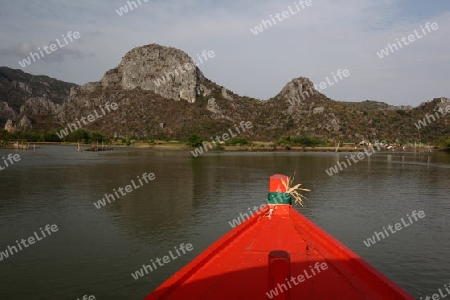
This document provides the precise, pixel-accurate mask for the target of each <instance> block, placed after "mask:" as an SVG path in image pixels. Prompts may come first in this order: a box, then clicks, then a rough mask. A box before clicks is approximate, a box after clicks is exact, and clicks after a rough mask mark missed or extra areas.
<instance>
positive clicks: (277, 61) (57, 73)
mask: <svg viewBox="0 0 450 300" xmlns="http://www.w3.org/2000/svg"><path fill="white" fill-rule="evenodd" d="M134 1H136V2H137V0H134ZM130 2H131V1H130ZM411 2H413V3H414V5H410V3H411ZM422 2H423V1H422ZM422 2H420V1H419V0H408V1H406V0H342V1H334V0H321V1H319V0H312V3H313V4H312V6H310V7H308V8H307V9H305V10H303V11H302V12H300V13H298V14H296V15H293V16H291V17H289V18H288V19H286V20H284V21H282V22H279V23H278V24H277V25H275V26H273V27H270V28H268V29H267V30H265V31H264V32H263V33H261V34H259V35H257V36H255V35H254V34H252V32H251V31H250V28H253V27H254V26H256V25H258V24H259V23H260V22H261V20H262V19H266V20H267V19H268V18H269V16H270V15H274V14H276V13H281V12H282V11H284V10H286V9H287V8H288V6H293V5H294V0H287V1H282V2H274V1H269V0H259V1H238V0H230V1H226V2H225V1H215V0H214V1H213V0H187V1H183V2H182V1H175V0H164V1H163V0H149V1H148V2H144V1H143V0H141V3H142V5H141V6H138V7H137V8H134V9H133V10H132V11H130V12H128V13H127V14H125V15H123V16H122V17H120V16H118V14H117V12H116V10H117V9H118V8H120V7H121V6H125V5H127V1H125V0H112V1H103V0H79V1H67V2H61V1H59V0H42V1H39V2H38V1H37V0H15V1H11V2H8V3H5V5H4V6H2V19H4V20H5V22H4V24H5V25H4V26H3V27H2V29H1V30H0V36H1V37H2V44H3V45H5V44H6V45H14V46H11V47H6V48H3V49H2V50H0V53H1V54H2V55H1V56H0V65H2V64H4V65H10V66H15V67H17V59H23V58H25V57H26V56H28V55H29V52H30V51H35V50H36V49H37V47H36V45H38V46H41V48H42V45H44V44H45V41H49V40H55V39H56V38H57V37H60V36H61V34H64V33H66V32H68V31H70V30H71V31H75V30H76V31H79V32H80V33H81V36H82V38H81V39H79V40H77V41H76V44H73V45H72V44H71V45H70V46H68V47H65V48H63V49H59V50H58V51H56V52H54V53H52V54H50V55H47V56H46V58H44V59H48V61H47V62H48V64H37V63H36V64H34V65H33V66H30V68H27V69H28V71H33V72H34V73H43V74H46V75H49V76H53V77H57V78H61V79H63V80H66V81H72V82H77V83H84V82H88V81H93V80H99V79H100V78H101V76H102V75H103V74H104V72H105V71H107V70H108V69H111V68H114V67H115V66H117V65H118V64H119V63H120V60H121V58H122V57H123V56H124V55H125V54H126V53H127V52H128V51H129V50H131V49H132V48H134V47H137V46H142V45H146V44H151V43H159V44H162V45H166V46H172V47H176V48H179V49H181V50H183V51H185V52H187V53H188V54H189V55H190V56H191V57H195V56H196V53H200V52H201V51H203V50H214V52H215V53H216V58H215V59H214V60H211V61H210V62H208V63H205V64H202V66H201V69H202V71H203V72H204V74H205V76H207V77H208V78H210V79H212V80H214V81H216V82H217V83H219V84H220V85H224V86H226V87H227V88H229V89H231V90H233V91H234V92H236V93H238V94H241V95H247V96H252V97H257V98H260V99H267V98H270V97H272V96H274V95H276V94H277V93H278V92H279V91H280V90H281V88H283V86H284V85H285V84H286V83H287V82H289V81H290V80H291V79H292V78H295V77H300V76H305V77H308V78H310V79H311V80H313V81H314V82H315V83H319V82H321V81H323V79H324V78H325V77H326V76H329V75H330V74H331V72H335V71H336V70H337V69H348V70H349V71H350V73H351V76H350V77H349V78H346V80H345V81H342V82H339V84H335V85H333V86H331V87H329V88H327V90H326V91H325V93H326V95H327V96H329V97H330V98H333V99H337V100H352V101H356V100H365V99H375V100H379V101H385V102H388V103H391V104H416V105H417V104H419V103H421V102H423V101H424V100H428V99H430V98H433V97H438V96H443V95H444V96H450V91H449V89H448V88H447V87H446V86H447V85H446V84H444V82H443V81H444V79H445V78H447V75H446V73H447V70H445V67H444V66H445V65H446V64H448V61H449V59H450V55H449V53H448V51H446V49H448V48H449V46H450V41H449V40H448V39H447V38H446V36H448V34H449V33H450V32H449V31H450V24H449V21H448V20H450V13H449V12H450V4H449V5H447V4H444V2H443V3H441V4H439V5H440V8H436V7H433V8H430V7H429V6H428V5H427V4H426V3H422ZM436 5H437V4H436ZM439 5H437V6H439ZM3 12H4V13H3ZM15 19H20V20H21V22H20V23H19V22H15ZM428 21H430V22H437V23H438V24H439V30H437V31H435V32H433V33H432V34H430V35H429V36H427V37H424V38H423V39H421V40H420V41H416V42H415V43H413V44H411V45H409V46H407V47H405V48H403V49H401V50H399V51H398V52H396V53H394V54H392V55H390V56H389V57H385V58H383V59H380V58H379V57H378V56H377V55H376V52H377V51H380V49H382V48H384V47H386V45H387V43H392V42H394V41H395V39H396V38H399V37H401V36H402V35H405V34H408V33H410V32H412V31H414V30H415V29H418V28H420V27H419V26H420V25H423V24H424V23H425V22H428ZM47 45H48V44H47ZM60 51H61V52H60ZM50 62H58V64H57V65H55V64H51V63H50ZM68 70H70V72H68Z"/></svg>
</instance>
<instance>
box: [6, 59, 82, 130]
mask: <svg viewBox="0 0 450 300" xmlns="http://www.w3.org/2000/svg"><path fill="white" fill-rule="evenodd" d="M74 86H76V85H75V84H73V83H68V82H64V81H60V80H57V79H54V78H50V77H47V76H35V75H31V74H28V73H25V72H23V71H22V70H14V69H10V68H7V67H0V126H1V128H4V125H5V123H6V122H7V120H12V121H14V122H16V123H17V124H20V121H21V120H23V119H24V116H26V117H25V119H29V120H31V124H28V125H29V126H34V125H36V126H35V127H37V128H46V129H49V128H54V127H56V126H59V124H60V122H59V121H57V120H55V119H54V116H55V114H56V113H57V111H58V109H59V107H60V105H62V104H63V103H64V101H65V100H66V99H67V97H68V96H69V93H70V89H71V88H72V87H74ZM36 123H37V124H36ZM29 126H27V128H21V129H29V128H30V127H29Z"/></svg>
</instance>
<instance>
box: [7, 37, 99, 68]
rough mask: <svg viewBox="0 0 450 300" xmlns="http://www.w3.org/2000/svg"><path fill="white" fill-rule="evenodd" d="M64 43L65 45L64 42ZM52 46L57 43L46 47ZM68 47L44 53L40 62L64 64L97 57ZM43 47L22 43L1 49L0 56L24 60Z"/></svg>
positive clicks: (53, 42)
mask: <svg viewBox="0 0 450 300" xmlns="http://www.w3.org/2000/svg"><path fill="white" fill-rule="evenodd" d="M62 43H63V44H64V42H62ZM50 44H55V41H50V42H49V43H47V45H46V46H48V45H50ZM67 46H68V45H66V46H64V47H63V48H58V49H57V50H56V51H53V52H50V53H49V54H48V53H46V52H43V53H44V56H43V57H41V59H40V60H42V61H43V62H46V63H49V64H50V63H62V62H64V61H66V60H69V59H83V58H91V57H95V56H96V55H95V54H94V53H86V52H83V51H80V50H77V49H69V48H66V47H67ZM42 47H43V46H42ZM42 47H38V46H36V45H34V44H33V43H31V42H23V41H22V42H19V43H18V44H16V45H14V46H11V47H8V48H2V49H0V54H2V55H4V56H9V57H14V58H16V59H19V60H22V59H26V58H27V57H29V56H30V53H31V52H33V53H39V52H38V50H39V48H41V49H42ZM49 51H50V50H49Z"/></svg>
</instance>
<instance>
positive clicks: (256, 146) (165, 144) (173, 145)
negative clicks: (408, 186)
mask: <svg viewBox="0 0 450 300" xmlns="http://www.w3.org/2000/svg"><path fill="white" fill-rule="evenodd" d="M44 145H56V146H73V147H77V146H78V143H71V142H65V143H64V142H35V143H29V146H30V147H29V148H28V149H17V148H14V147H12V146H11V147H0V148H4V149H15V150H33V149H37V148H39V147H40V146H44ZM81 146H83V147H90V146H92V144H83V145H81ZM105 146H108V147H114V148H130V149H155V150H161V151H164V150H167V151H193V150H194V148H193V147H189V146H188V145H186V144H185V143H184V142H180V141H154V142H133V143H131V144H130V145H126V144H124V143H110V144H108V145H105ZM366 147H367V146H366ZM364 148H365V147H363V146H345V147H339V148H337V147H334V146H333V147H319V146H318V147H302V146H290V147H285V146H279V145H275V144H274V143H273V142H252V143H251V144H249V145H230V146H227V145H220V148H217V149H213V150H209V151H208V152H221V151H236V152H237V151H240V152H242V151H248V152H273V151H277V152H280V151H286V152H361V151H364ZM381 150H382V151H383V150H384V151H391V152H392V151H417V152H424V153H428V152H430V151H433V150H434V151H436V150H438V151H450V149H438V148H437V147H434V146H429V147H417V148H414V147H405V148H400V147H397V148H393V149H389V150H388V149H381Z"/></svg>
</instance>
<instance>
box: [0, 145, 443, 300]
mask: <svg viewBox="0 0 450 300" xmlns="http://www.w3.org/2000/svg"><path fill="white" fill-rule="evenodd" d="M9 153H19V155H20V161H18V162H15V163H14V164H13V165H10V166H8V167H7V168H5V169H4V170H1V171H0V252H2V251H3V252H5V251H7V249H8V246H16V248H18V246H17V243H16V240H18V241H19V242H20V240H21V239H28V238H29V237H32V236H35V235H34V233H35V232H36V233H37V234H38V236H41V238H42V234H41V230H40V228H42V229H43V230H44V233H45V227H44V226H45V225H47V224H49V225H52V224H55V225H57V228H58V230H57V231H56V232H51V235H49V234H47V236H46V237H45V238H42V240H39V241H36V242H35V243H34V244H32V245H28V247H24V246H22V250H20V251H18V252H17V253H15V252H13V253H15V254H14V255H9V257H7V258H6V257H3V260H2V261H0V277H1V280H0V299H2V300H3V299H34V300H41V299H42V300H49V299H50V300H52V299H55V300H56V299H58V300H60V299H68V300H70V299H73V300H75V299H78V298H80V299H81V298H82V297H83V295H88V296H89V295H94V296H95V297H96V299H130V300H133V299H143V298H144V296H145V295H146V294H148V293H149V292H151V291H152V290H154V289H155V288H156V287H157V286H158V285H160V284H161V283H162V282H163V281H164V280H166V279H167V278H168V277H169V276H170V275H172V274H173V273H174V272H176V271H177V270H179V269H180V268H182V267H183V266H184V265H185V264H187V263H188V262H189V261H191V260H192V259H193V258H194V257H195V256H196V255H198V254H199V253H200V252H201V251H202V250H204V249H205V248H206V247H207V246H208V245H210V244H211V243H213V242H214V241H215V240H217V239H218V238H219V237H221V236H222V235H223V234H225V233H227V232H228V231H229V230H230V229H231V226H230V224H229V222H231V221H232V220H233V219H235V218H237V217H238V216H239V214H240V213H244V212H248V208H253V206H255V205H258V206H259V205H261V204H262V203H264V202H265V200H266V198H267V191H268V180H269V177H270V176H271V175H273V174H275V173H281V174H286V175H292V174H294V173H295V176H296V179H297V180H299V181H300V182H301V183H302V184H303V186H304V187H306V188H309V189H311V190H312V191H311V192H310V193H308V195H307V196H308V199H309V200H308V201H307V202H306V207H304V208H297V209H298V210H299V211H300V212H301V213H303V214H304V215H305V216H306V217H308V218H309V219H311V220H312V221H314V222H315V223H316V224H318V225H319V226H320V227H322V228H323V229H325V230H326V231H327V232H328V233H330V234H331V235H333V236H334V237H336V238H337V239H338V240H340V241H341V242H342V243H344V244H345V245H346V246H348V247H349V248H350V249H352V250H353V251H354V252H356V253H357V254H358V255H360V256H361V257H362V258H364V259H365V260H366V261H368V262H369V263H370V264H372V265H373V266H374V267H375V268H376V269H378V270H379V271H381V272H382V273H383V274H385V275H386V276H387V277H389V278H390V279H392V280H393V281H394V282H396V283H397V284H399V285H400V286H402V287H403V288H404V289H406V290H407V291H408V292H409V293H410V294H412V295H413V296H414V297H416V298H419V297H421V296H425V295H427V294H428V295H431V294H433V293H437V291H438V289H439V288H443V287H444V284H448V283H450V255H449V249H450V232H449V230H448V229H449V225H450V221H449V218H448V216H449V215H450V197H449V195H450V180H449V179H450V176H449V175H450V155H449V154H446V153H438V152H435V153H432V154H431V155H424V154H420V153H412V152H410V153H386V152H384V153H382V152H379V153H376V154H373V155H372V156H370V157H365V158H364V159H363V160H361V161H360V162H358V163H357V164H355V165H352V166H349V167H348V168H346V169H344V170H343V171H340V172H339V173H338V174H335V175H333V176H329V175H327V173H326V172H325V170H326V169H328V168H330V167H332V166H333V165H335V164H336V162H337V160H338V159H339V158H340V159H341V160H342V159H344V157H345V156H346V155H348V153H338V154H337V153H303V152H302V153H298V152H296V153H273V152H270V153H244V152H242V153H231V152H227V153H208V154H206V155H203V156H201V157H197V158H194V157H192V156H191V155H189V153H188V152H187V151H186V152H185V151H173V152H167V151H166V152H161V151H151V150H137V149H126V148H121V149H117V150H115V151H114V152H112V153H109V154H107V153H92V152H77V151H76V149H75V147H66V146H42V147H40V148H37V149H36V150H35V151H33V150H31V151H21V152H14V151H13V150H7V149H0V157H5V156H6V155H8V154H9ZM5 158H6V157H5ZM0 165H1V166H2V167H4V166H5V165H4V162H3V160H0ZM144 173H154V174H155V179H154V180H153V181H149V182H148V183H145V182H144V181H142V182H143V184H142V185H140V186H139V187H138V188H137V189H134V190H132V191H131V192H129V193H127V194H126V195H125V196H121V197H120V199H117V200H116V201H115V202H111V203H109V204H107V205H106V206H104V207H102V208H100V209H98V208H96V207H95V206H94V205H93V202H96V201H98V200H100V199H101V198H102V197H103V196H104V194H105V193H110V194H112V193H113V191H114V189H116V191H117V190H118V188H119V187H123V188H124V187H125V186H126V185H129V184H130V183H131V181H132V180H134V181H135V182H136V183H137V177H138V176H139V177H140V178H142V174H144ZM414 210H416V211H419V210H423V211H424V213H425V217H424V218H423V219H419V220H418V221H415V222H414V223H412V224H410V226H408V227H407V228H404V229H403V230H401V231H399V232H396V233H395V234H392V235H390V236H389V237H387V238H385V239H382V240H381V241H379V242H377V243H376V244H374V245H371V246H370V247H367V246H366V245H365V244H364V242H363V241H365V240H367V239H368V238H370V237H372V236H373V234H374V232H375V231H382V227H383V226H385V227H387V226H388V225H394V224H395V223H399V222H400V220H401V218H404V219H405V220H407V214H409V215H411V213H412V212H413V211H414ZM182 243H184V244H188V243H190V244H192V245H193V250H192V251H190V252H187V253H186V254H181V255H180V256H179V257H178V258H177V259H175V260H172V261H170V263H167V264H165V265H164V266H162V267H158V269H157V270H154V272H149V274H148V275H145V276H143V277H142V278H139V279H138V280H135V279H133V277H132V276H131V274H132V273H134V272H135V271H137V270H139V269H140V268H141V267H142V265H143V264H150V261H151V259H153V260H155V259H156V258H157V257H163V256H164V255H167V253H168V251H169V250H172V249H174V247H179V245H180V244H182ZM11 251H13V250H11ZM0 254H1V253H0Z"/></svg>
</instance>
